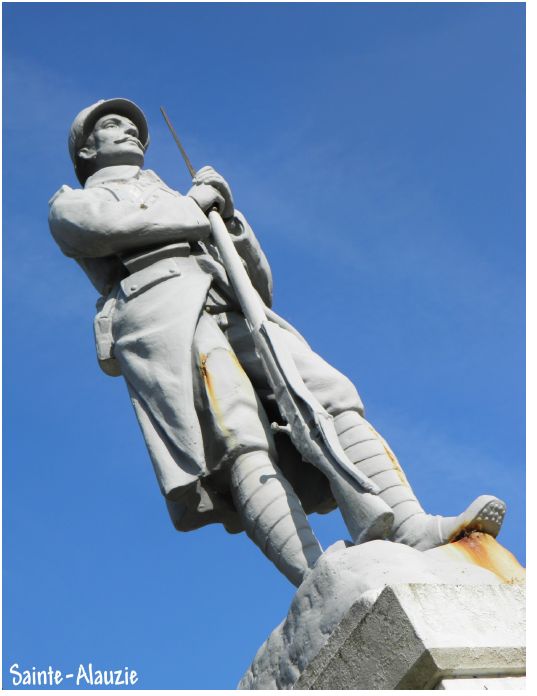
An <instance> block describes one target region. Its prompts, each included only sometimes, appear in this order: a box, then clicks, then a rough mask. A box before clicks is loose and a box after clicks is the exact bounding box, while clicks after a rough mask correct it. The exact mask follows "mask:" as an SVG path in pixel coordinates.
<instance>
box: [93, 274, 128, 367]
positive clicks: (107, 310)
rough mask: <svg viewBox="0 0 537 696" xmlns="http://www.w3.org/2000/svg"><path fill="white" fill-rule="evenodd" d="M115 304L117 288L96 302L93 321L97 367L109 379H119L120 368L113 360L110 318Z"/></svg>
mask: <svg viewBox="0 0 537 696" xmlns="http://www.w3.org/2000/svg"><path fill="white" fill-rule="evenodd" d="M116 302H117V287H116V288H114V289H113V290H112V291H111V292H110V294H109V295H108V296H107V297H106V298H104V297H100V298H99V300H98V301H97V314H96V315H95V319H94V320H93V331H94V334H95V350H96V351H97V360H98V362H99V367H100V368H101V370H102V371H103V372H105V373H106V374H107V375H109V376H110V377H119V376H120V375H121V368H120V366H119V363H118V361H117V360H116V359H115V358H114V339H113V336H112V317H113V313H114V309H115V306H116Z"/></svg>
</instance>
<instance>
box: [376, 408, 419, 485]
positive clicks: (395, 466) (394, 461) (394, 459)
mask: <svg viewBox="0 0 537 696" xmlns="http://www.w3.org/2000/svg"><path fill="white" fill-rule="evenodd" d="M366 423H367V425H368V426H369V428H370V429H371V431H372V432H373V433H374V434H375V435H376V436H377V437H378V439H379V440H380V441H381V442H382V446H383V447H384V450H385V452H386V454H387V455H388V458H389V460H390V461H391V463H392V466H393V469H394V471H395V473H396V474H397V475H398V476H399V479H400V480H401V483H402V484H403V485H404V486H406V487H407V488H410V490H412V488H411V486H410V483H409V482H408V479H407V477H406V476H405V472H404V471H403V469H402V468H401V465H400V464H399V460H398V459H397V457H396V456H395V454H394V453H393V452H392V449H391V447H390V445H389V444H388V443H387V442H386V440H385V439H384V438H383V437H382V435H381V434H380V433H378V432H377V431H376V430H375V428H374V427H373V426H372V425H371V423H369V422H368V421H366Z"/></svg>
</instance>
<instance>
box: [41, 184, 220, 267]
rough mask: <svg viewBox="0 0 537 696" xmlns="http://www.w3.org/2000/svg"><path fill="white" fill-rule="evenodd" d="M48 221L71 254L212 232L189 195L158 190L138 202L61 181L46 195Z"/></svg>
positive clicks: (116, 250) (95, 254)
mask: <svg viewBox="0 0 537 696" xmlns="http://www.w3.org/2000/svg"><path fill="white" fill-rule="evenodd" d="M49 225H50V230H51V232H52V236H53V237H54V239H55V240H56V242H57V243H58V245H59V246H60V248H61V250H62V251H63V253H64V254H66V255H67V256H71V257H74V258H81V257H83V258H100V257H103V256H111V255H112V254H121V253H123V252H128V251H131V250H134V249H140V248H143V247H145V246H153V245H155V244H171V243H173V242H183V241H197V240H200V239H205V238H206V237H207V236H208V235H209V232H210V226H209V221H208V219H207V217H206V216H205V215H204V213H203V212H202V211H201V210H200V208H199V207H198V206H197V205H196V203H195V202H194V201H193V200H192V199H191V198H188V197H186V196H171V195H162V196H156V197H155V200H154V201H151V202H148V203H147V204H146V203H143V204H141V205H140V203H136V202H133V201H130V200H118V198H117V197H116V196H115V195H114V193H113V192H112V191H111V190H110V189H106V188H100V187H96V188H91V189H84V190H82V189H71V188H69V187H68V186H62V188H61V189H60V190H59V191H58V192H57V193H56V194H55V196H53V198H52V199H51V201H50V210H49Z"/></svg>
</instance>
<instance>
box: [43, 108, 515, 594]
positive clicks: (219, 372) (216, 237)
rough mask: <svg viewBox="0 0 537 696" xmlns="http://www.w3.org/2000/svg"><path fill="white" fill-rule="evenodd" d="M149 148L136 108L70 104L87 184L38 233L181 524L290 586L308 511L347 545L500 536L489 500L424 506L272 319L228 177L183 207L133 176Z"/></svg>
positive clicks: (66, 193) (214, 177) (350, 393)
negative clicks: (210, 533) (262, 561)
mask: <svg viewBox="0 0 537 696" xmlns="http://www.w3.org/2000/svg"><path fill="white" fill-rule="evenodd" d="M148 145H149V132H148V126H147V122H146V119H145V116H144V114H143V112H142V110H141V109H140V108H139V107H138V106H137V105H136V104H134V103H133V102H131V101H129V100H126V99H122V98H116V99H111V100H101V101H100V102H98V103H96V104H92V105H91V106H89V107H87V108H86V109H84V110H82V111H81V112H80V113H79V114H78V115H77V116H76V118H75V119H74V122H73V124H72V126H71V132H70V137H69V153H70V156H71V158H72V161H73V165H74V167H75V173H76V176H77V178H78V180H79V182H80V184H81V185H82V187H83V188H80V189H73V188H71V187H69V186H62V187H61V188H60V189H59V191H57V193H56V194H55V195H54V196H53V197H52V199H51V201H50V211H49V224H50V229H51V232H52V235H53V237H54V239H55V240H56V242H57V243H58V245H59V247H60V248H61V250H62V251H63V252H64V254H66V255H67V256H68V257H69V258H71V259H74V260H75V261H76V262H77V263H78V264H79V265H80V266H81V268H82V269H83V270H84V271H85V272H86V274H87V276H88V278H89V280H90V281H91V282H92V283H93V285H94V286H95V288H96V289H97V290H98V292H99V293H100V295H101V296H100V298H99V300H98V312H97V315H96V317H95V321H94V327H95V340H96V349H97V358H98V361H99V365H100V366H101V367H102V369H103V370H104V371H105V372H106V374H108V375H110V376H120V375H122V376H123V378H124V379H125V381H126V384H127V387H128V392H129V395H130V398H131V401H132V405H133V407H134V411H135V414H136V417H137V418H138V422H139V424H140V427H141V430H142V433H143V436H144V439H145V442H146V445H147V450H148V452H149V455H150V458H151V461H152V464H153V467H154V470H155V473H156V477H157V480H158V483H159V486H160V489H161V491H162V493H163V495H164V497H165V499H166V505H167V508H168V510H169V512H170V516H171V518H172V521H173V524H174V525H175V527H176V529H178V530H179V531H191V530H194V529H197V528H199V527H201V526H203V525H206V524H210V523H215V522H220V523H222V524H224V526H225V528H226V529H227V530H228V531H229V532H232V533H235V532H240V531H245V532H246V533H247V534H248V535H249V536H250V537H251V539H252V540H253V541H254V542H255V543H256V544H257V546H258V547H259V548H260V549H261V550H262V552H263V553H265V555H266V556H267V557H268V558H269V559H270V560H271V561H272V562H273V563H274V564H275V565H276V567H277V568H278V569H279V570H280V571H281V572H282V573H284V574H285V576H286V577H287V578H288V579H289V580H290V581H291V582H292V583H294V584H295V585H297V586H298V585H299V584H300V583H301V582H302V580H303V578H304V576H305V575H306V573H307V572H308V571H309V569H310V568H312V567H313V566H314V564H315V562H316V561H317V560H318V558H319V557H320V555H321V554H322V549H321V546H320V544H319V542H318V541H317V539H316V538H315V535H314V533H313V530H312V528H311V526H310V525H309V522H308V519H307V514H309V513H310V512H326V511H327V510H330V509H333V508H334V507H336V505H337V506H338V507H339V509H340V511H341V514H342V517H343V519H344V522H345V524H346V526H347V529H348V531H349V535H350V537H351V539H352V541H353V542H354V543H361V542H364V541H369V540H371V539H378V538H389V539H390V540H392V541H397V542H399V543H400V544H406V545H408V546H410V547H413V548H416V549H420V550H426V549H430V548H434V547H436V546H439V545H442V544H445V543H446V542H447V541H449V540H451V539H452V538H455V537H457V536H458V535H459V534H460V533H461V532H468V531H474V530H479V531H482V532H486V533H488V534H491V535H494V536H495V535H496V534H497V533H498V531H499V529H500V526H501V523H502V520H503V516H504V513H505V504H504V503H503V502H502V501H500V500H498V499H497V498H495V497H494V496H491V495H484V496H480V497H479V498H477V499H476V500H475V501H474V502H473V503H471V504H470V505H469V506H468V507H467V508H466V510H464V511H463V512H462V513H461V514H459V515H453V516H449V517H447V516H446V517H441V516H435V515H431V514H427V513H426V512H425V511H424V510H423V508H422V507H421V505H420V503H419V501H418V499H417V498H416V496H415V495H414V493H413V491H412V489H411V487H410V484H409V482H408V481H407V479H406V477H405V475H404V473H403V470H402V468H401V466H400V465H399V462H398V461H397V458H396V457H395V455H394V454H393V452H392V451H391V449H390V447H389V445H388V444H387V442H386V441H385V440H384V439H383V438H382V437H381V436H380V434H379V433H377V432H376V430H375V429H374V428H373V427H372V426H371V424H370V423H368V422H367V421H366V420H365V419H364V417H363V416H364V407H363V404H362V401H361V399H360V396H359V394H358V392H357V390H356V388H355V386H354V385H353V384H352V383H351V382H350V381H349V379H347V377H345V376H344V375H343V374H341V373H340V372H339V371H338V370H336V369H335V368H333V367H332V366H331V365H329V364H328V363H327V362H325V361H324V360H323V359H322V358H321V357H320V356H319V355H317V354H315V353H314V352H313V351H312V350H311V348H310V347H309V346H308V344H307V343H306V341H305V340H304V339H303V338H302V337H301V336H300V335H299V334H298V332H297V331H296V330H295V329H293V327H291V326H290V325H289V324H288V323H287V322H286V321H285V320H283V319H282V318H281V317H279V316H278V315H276V314H275V313H274V312H273V311H272V310H271V309H270V305H271V302H272V276H271V270H270V266H269V264H268V261H267V259H266V258H265V255H264V253H263V251H262V249H261V246H260V244H259V242H258V240H257V238H256V237H255V234H254V232H253V230H252V229H251V227H250V226H249V224H248V222H247V220H246V218H245V217H244V215H242V214H241V213H240V212H239V211H238V210H236V208H235V202H234V197H233V195H232V193H231V188H230V186H229V184H228V182H227V181H226V180H225V179H224V177H223V176H222V175H221V174H219V173H218V172H216V171H215V170H214V169H213V168H212V167H210V166H205V167H202V168H201V169H199V170H198V171H196V172H194V171H193V170H192V167H189V169H190V170H192V171H191V173H194V174H195V175H194V178H193V181H192V184H193V185H192V187H191V188H190V190H189V191H188V192H187V194H186V195H182V194H180V193H179V192H178V191H175V190H173V189H172V188H171V187H169V186H168V185H167V184H166V183H165V182H164V181H163V180H162V179H161V178H160V177H159V176H158V175H157V174H155V172H152V171H151V170H147V169H143V165H144V157H145V151H146V149H147V147H148ZM215 207H216V208H217V209H218V212H217V211H216V210H215ZM276 402H277V403H276ZM273 419H274V420H278V421H279V422H278V423H277V424H276V425H277V426H278V425H279V426H280V431H279V432H278V433H277V435H275V433H274V432H273V430H272V428H271V423H270V421H271V420H273ZM280 421H284V422H283V423H282V422H280ZM281 430H286V432H287V433H288V435H289V437H290V441H291V442H289V441H287V439H286V438H287V435H282V433H281ZM374 493H378V495H373V494H374Z"/></svg>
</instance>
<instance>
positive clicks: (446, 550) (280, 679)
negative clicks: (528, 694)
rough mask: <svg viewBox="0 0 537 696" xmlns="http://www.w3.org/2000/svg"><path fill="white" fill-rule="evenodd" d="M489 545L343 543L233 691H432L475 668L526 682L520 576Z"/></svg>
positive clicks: (479, 538) (322, 563) (475, 540)
mask: <svg viewBox="0 0 537 696" xmlns="http://www.w3.org/2000/svg"><path fill="white" fill-rule="evenodd" d="M489 539H490V538H489V537H487V535H480V534H476V535H472V538H471V541H470V542H468V541H467V540H466V541H465V540H463V541H462V542H457V543H456V544H450V545H448V546H444V547H440V548H437V549H433V550H430V551H426V552H419V551H416V550H414V549H412V548H410V547H407V546H404V545H402V544H394V543H391V542H387V541H372V542H369V543H367V544H363V545H360V546H353V547H350V548H345V547H344V545H343V543H341V542H340V544H339V545H335V547H332V548H331V549H329V550H328V552H327V553H325V554H324V555H323V556H322V558H321V559H320V560H319V562H318V563H317V565H316V566H315V568H314V569H313V570H312V571H311V572H310V573H309V575H308V576H307V577H306V579H305V581H304V582H303V583H302V585H301V586H300V588H299V589H298V591H297V593H296V595H295V597H294V599H293V601H292V603H291V607H290V609H289V613H288V615H287V617H286V619H285V620H284V621H283V622H282V623H281V624H280V625H279V626H278V627H277V628H276V629H275V630H274V631H273V632H272V634H271V635H270V636H269V638H268V640H267V641H266V642H265V643H264V645H263V646H261V648H260V649H259V651H258V653H257V655H256V656H255V659H254V661H253V663H252V665H251V666H250V668H249V669H248V671H247V672H246V674H245V675H244V677H243V678H242V680H241V682H240V684H239V688H240V689H289V688H298V689H308V688H339V689H359V688H364V689H365V688H369V689H371V688H372V689H380V688H385V689H393V688H395V687H396V686H397V685H398V684H399V683H400V682H401V680H403V679H405V678H406V679H407V681H408V686H407V687H406V688H434V680H436V681H439V678H440V677H439V675H440V674H442V673H443V674H454V673H456V674H460V673H461V670H462V674H468V675H469V676H474V673H471V672H468V671H466V672H464V670H470V669H471V668H472V667H473V666H475V665H476V664H477V663H479V664H480V669H482V670H485V671H484V672H483V671H481V672H478V674H481V676H482V675H483V674H484V673H485V674H492V673H493V672H494V671H495V670H496V671H497V670H498V669H499V673H500V674H504V675H505V674H507V675H513V674H521V673H523V664H524V660H523V646H524V640H523V636H522V634H521V632H520V625H521V622H522V623H523V604H524V603H523V594H524V593H523V588H522V587H521V586H517V585H516V584H513V583H516V582H518V581H520V580H521V579H522V578H523V575H524V573H523V569H521V567H520V566H519V565H518V563H517V562H516V559H514V557H512V555H511V554H509V552H507V551H506V550H505V549H503V547H501V546H500V545H499V544H498V543H497V542H495V541H494V540H492V539H490V541H489ZM457 544H458V545H459V546H457ZM461 544H462V546H463V547H464V549H462V548H460V545H461ZM468 545H470V546H472V547H473V548H472V549H471V551H470V552H468V549H467V548H466V547H467V546H468ZM483 549H484V550H485V551H487V553H484V550H483ZM485 556H486V557H487V558H488V561H487V562H485V561H484V560H483V558H484V557H485ZM475 557H477V558H479V559H480V560H481V561H482V563H481V566H480V565H477V564H476V558H475ZM509 557H510V558H511V559H512V561H511V565H510V566H509V563H508V559H509ZM496 558H499V559H500V561H501V562H500V563H499V565H500V566H501V573H499V572H498V568H497V567H496V565H495V559H496ZM487 564H488V567H483V566H484V565H487ZM506 580H507V581H508V584H506ZM387 586H389V587H387ZM510 622H511V623H512V627H511V628H510V629H509V630H507V629H506V628H502V626H508V625H511V624H510ZM483 641H484V642H483ZM469 650H470V651H469ZM411 668H412V669H411ZM509 670H514V671H509ZM517 670H518V671H517ZM520 670H522V672H521V671H520ZM425 681H429V682H432V683H431V684H428V685H427V686H424V682H425ZM420 684H421V686H420ZM399 688H403V687H401V686H400V687H399Z"/></svg>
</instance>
